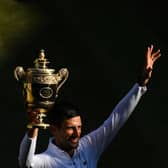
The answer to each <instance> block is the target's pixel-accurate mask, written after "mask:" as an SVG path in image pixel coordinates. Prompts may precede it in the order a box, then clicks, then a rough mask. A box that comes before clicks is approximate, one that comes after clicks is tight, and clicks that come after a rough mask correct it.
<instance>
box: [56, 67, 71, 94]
mask: <svg viewBox="0 0 168 168" xmlns="http://www.w3.org/2000/svg"><path fill="white" fill-rule="evenodd" d="M68 76H69V71H68V69H67V68H62V69H60V70H59V72H58V73H57V74H56V78H58V79H60V81H61V82H60V83H59V84H58V85H57V88H56V96H58V91H59V90H60V88H61V87H62V85H63V84H64V83H65V81H66V80H67V79H68Z"/></svg>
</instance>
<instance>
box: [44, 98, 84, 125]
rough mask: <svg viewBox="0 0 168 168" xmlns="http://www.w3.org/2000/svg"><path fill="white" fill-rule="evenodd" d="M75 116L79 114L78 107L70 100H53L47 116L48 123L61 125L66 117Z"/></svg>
mask: <svg viewBox="0 0 168 168" xmlns="http://www.w3.org/2000/svg"><path fill="white" fill-rule="evenodd" d="M75 116H81V113H80V111H79V108H78V107H77V106H76V105H74V104H72V103H70V102H63V101H62V102H55V104H54V105H53V107H52V108H51V109H50V110H49V111H48V114H47V118H48V122H49V124H56V125H61V123H62V122H63V121H65V120H66V119H70V118H72V117H75Z"/></svg>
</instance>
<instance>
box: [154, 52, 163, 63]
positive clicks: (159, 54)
mask: <svg viewBox="0 0 168 168" xmlns="http://www.w3.org/2000/svg"><path fill="white" fill-rule="evenodd" d="M160 56H161V53H158V54H157V55H156V56H155V57H154V58H153V61H154V62H155V61H156V60H157V59H158V58H159V57H160Z"/></svg>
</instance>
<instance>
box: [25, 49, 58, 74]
mask: <svg viewBox="0 0 168 168" xmlns="http://www.w3.org/2000/svg"><path fill="white" fill-rule="evenodd" d="M49 63H50V62H49V61H48V60H47V59H46V58H45V53H44V50H43V49H41V50H40V54H39V57H38V58H36V59H35V60H34V68H28V69H27V71H28V73H33V74H52V73H54V72H55V69H51V68H48V67H47V64H49Z"/></svg>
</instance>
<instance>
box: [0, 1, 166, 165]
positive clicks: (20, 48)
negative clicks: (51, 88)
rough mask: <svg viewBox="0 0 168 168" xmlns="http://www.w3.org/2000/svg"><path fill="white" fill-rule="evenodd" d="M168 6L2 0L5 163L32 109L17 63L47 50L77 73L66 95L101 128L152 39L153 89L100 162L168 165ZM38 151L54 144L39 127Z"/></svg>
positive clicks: (12, 159) (26, 63)
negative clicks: (23, 91) (16, 73)
mask: <svg viewBox="0 0 168 168" xmlns="http://www.w3.org/2000/svg"><path fill="white" fill-rule="evenodd" d="M167 17H168V12H167V6H166V4H165V3H164V2H162V1H158V2H157V3H155V2H154V1H142V0H139V1H135V0H134V1H133V0H132V1H110V0H104V1H87V0H85V1H80V0H78V1H77V0H72V1H71V0H68V1H65V0H61V1H57V0H53V1H52V0H48V1H44V0H34V1H33V0H25V1H22V0H20V1H16V0H1V1H0V79H1V96H0V101H1V122H0V126H1V143H0V144H1V147H0V149H1V150H0V153H1V165H3V164H5V166H4V167H12V168H15V167H16V168H17V167H18V166H17V157H18V150H19V145H20V141H21V139H22V137H23V136H24V133H25V131H26V113H25V109H24V107H23V99H22V94H21V90H20V88H19V85H18V82H17V81H16V80H15V78H14V75H13V71H14V69H15V67H16V66H18V65H20V66H23V67H24V68H25V69H26V68H28V67H33V66H34V65H33V61H34V59H35V58H36V57H37V56H38V53H39V51H40V49H44V50H45V53H46V57H47V58H48V60H49V61H50V62H51V64H50V65H52V66H53V67H54V68H55V69H56V71H57V70H59V69H60V68H62V67H67V68H68V69H69V71H70V76H69V79H68V81H67V82H66V84H65V85H64V86H63V88H62V89H61V90H60V99H61V98H62V99H67V100H70V101H72V102H74V103H75V104H77V105H78V106H79V107H80V109H81V111H82V112H83V114H84V125H85V126H84V127H85V128H84V133H87V132H89V131H91V130H92V129H94V128H96V127H98V126H99V125H100V124H101V123H102V122H103V121H104V120H105V119H106V118H107V116H108V115H109V114H110V113H111V111H112V109H113V108H114V106H115V105H116V104H117V102H118V101H119V100H120V99H121V98H122V97H123V96H124V95H125V94H126V93H127V91H128V90H129V89H130V88H131V87H132V86H133V84H134V83H135V82H136V79H137V76H138V74H139V72H140V69H141V65H142V61H143V59H144V55H145V52H146V49H147V46H148V45H150V44H154V46H155V49H158V48H160V49H161V53H162V57H161V58H160V59H159V60H158V61H157V62H156V64H155V68H154V71H153V78H152V79H151V81H150V83H149V85H148V92H147V93H146V94H145V95H144V97H143V98H142V99H141V101H140V103H139V105H138V106H137V108H136V109H135V111H134V113H133V114H132V116H131V117H130V118H129V120H128V121H127V123H126V124H125V125H124V127H122V129H121V130H120V132H119V134H118V135H117V136H116V138H115V140H114V141H113V143H112V144H111V145H110V146H109V147H108V149H107V150H106V151H105V153H104V154H103V155H102V157H101V160H100V161H99V166H98V167H99V168H105V167H115V168H127V167H129V168H135V167H136V168H142V167H143V168H151V167H152V168H155V167H157V168H158V167H159V168H167V167H168V162H167V150H168V144H167V142H168V135H167V130H168V119H167V117H168V114H167V98H168V96H167V84H168V81H167V60H168V58H167V45H168V24H167ZM40 136H41V138H39V146H38V150H39V151H41V150H43V149H44V148H45V147H46V145H47V137H48V133H47V131H41V132H40Z"/></svg>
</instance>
